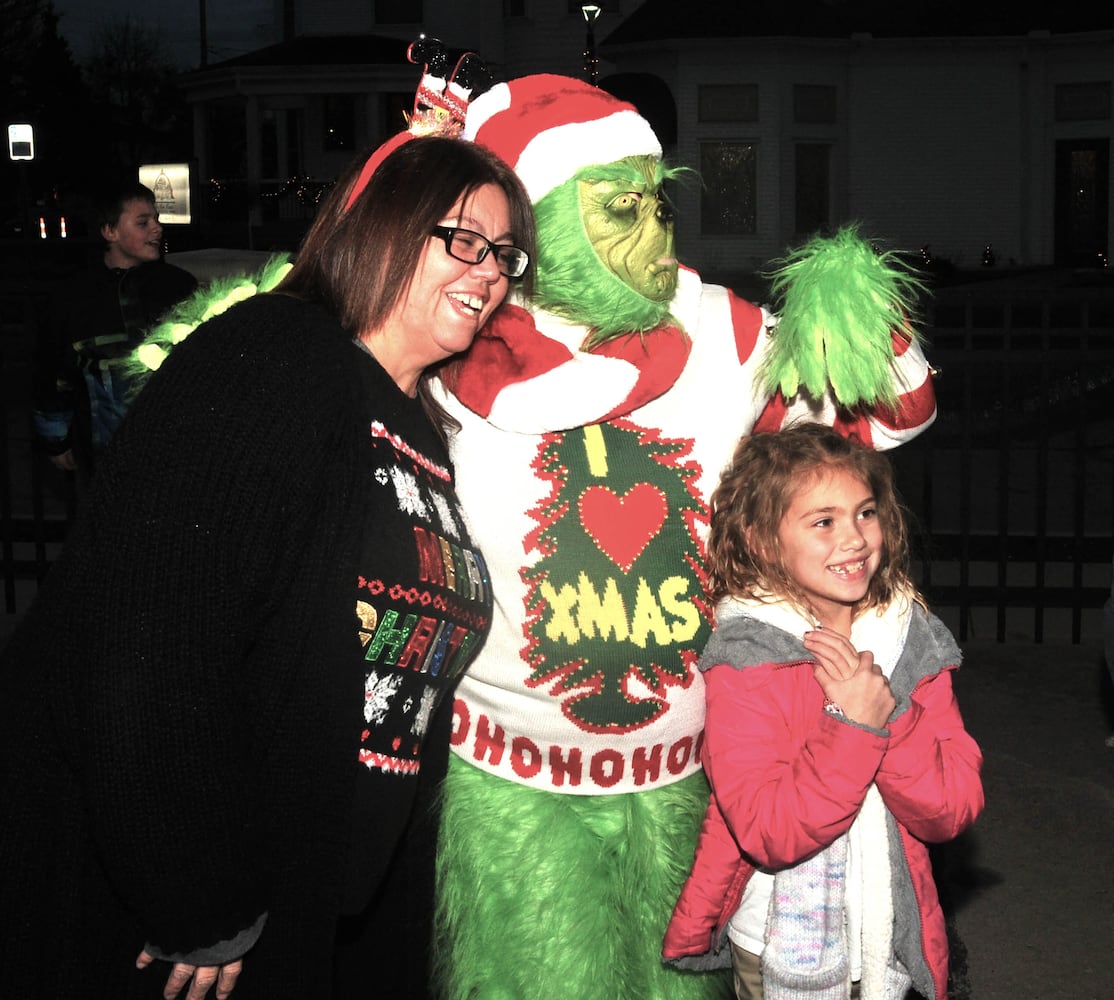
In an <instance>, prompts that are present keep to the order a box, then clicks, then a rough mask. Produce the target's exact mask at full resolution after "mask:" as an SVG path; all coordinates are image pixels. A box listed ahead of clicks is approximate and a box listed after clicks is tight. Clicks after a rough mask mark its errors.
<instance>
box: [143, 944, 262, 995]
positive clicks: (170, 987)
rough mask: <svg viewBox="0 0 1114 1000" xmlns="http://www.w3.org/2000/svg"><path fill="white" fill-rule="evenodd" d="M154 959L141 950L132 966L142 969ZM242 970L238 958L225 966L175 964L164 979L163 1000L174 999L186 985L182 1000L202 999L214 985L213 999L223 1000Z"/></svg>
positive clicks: (241, 963)
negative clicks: (214, 997) (187, 987)
mask: <svg viewBox="0 0 1114 1000" xmlns="http://www.w3.org/2000/svg"><path fill="white" fill-rule="evenodd" d="M154 960H155V959H154V958H153V957H152V956H151V955H150V954H148V952H147V950H146V949H144V950H143V951H141V952H140V953H139V958H137V959H136V962H135V964H136V967H137V968H139V969H145V968H146V967H147V966H148V965H150V964H151V963H152V962H153V961H154ZM243 967H244V961H243V959H241V958H238V959H236V961H235V962H229V963H228V964H227V965H190V964H189V963H187V962H175V963H174V967H173V968H172V969H171V970H170V975H169V976H168V977H167V979H166V988H165V989H164V990H163V991H162V995H163V996H164V997H165V998H166V1000H175V998H176V997H177V996H178V994H179V993H181V992H182V988H183V987H184V986H186V985H187V984H188V985H189V992H188V993H186V996H185V1000H205V997H206V996H207V995H208V993H209V989H210V987H212V986H214V985H215V986H216V988H217V990H216V997H217V1000H226V998H227V997H228V996H230V995H231V993H232V990H233V988H234V987H235V985H236V980H237V979H238V978H239V976H240V972H241V970H242V969H243Z"/></svg>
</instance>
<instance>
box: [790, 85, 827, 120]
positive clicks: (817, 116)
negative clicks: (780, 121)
mask: <svg viewBox="0 0 1114 1000" xmlns="http://www.w3.org/2000/svg"><path fill="white" fill-rule="evenodd" d="M793 121H795V122H796V123H797V124H799V125H834V124H835V122H836V89H835V87H825V86H819V85H816V84H809V83H796V84H794V85H793Z"/></svg>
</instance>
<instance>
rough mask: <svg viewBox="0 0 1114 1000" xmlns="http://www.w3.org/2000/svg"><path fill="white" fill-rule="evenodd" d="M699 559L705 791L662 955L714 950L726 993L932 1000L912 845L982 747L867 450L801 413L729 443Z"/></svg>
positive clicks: (948, 648)
mask: <svg viewBox="0 0 1114 1000" xmlns="http://www.w3.org/2000/svg"><path fill="white" fill-rule="evenodd" d="M708 559H709V590H710V594H711V596H712V598H713V599H714V600H716V601H718V604H717V608H716V619H717V622H716V631H715V633H714V634H713V636H712V638H711V639H710V641H709V643H708V645H707V647H706V649H705V651H704V653H703V656H702V657H701V660H700V669H701V671H702V672H703V675H704V681H705V686H706V702H707V720H706V724H705V736H704V749H703V763H704V768H705V770H706V772H707V774H708V778H709V780H710V782H711V785H712V796H711V801H710V802H709V805H708V810H707V813H706V814H705V817H704V825H703V827H702V829H701V833H700V839H699V843H698V845H697V849H696V858H695V861H694V864H693V868H692V872H691V874H690V875H689V878H688V880H687V882H686V883H685V886H684V888H683V890H682V892H681V896H680V899H679V900H678V902H677V906H676V908H675V910H674V913H673V918H672V920H671V921H670V924H669V928H668V930H667V932H666V936H665V945H664V949H663V957H664V959H665V960H666V961H669V962H673V963H674V964H676V965H678V966H680V967H682V968H696V969H710V968H716V967H722V966H726V965H727V964H728V962H729V961H730V964H731V966H732V968H733V969H734V975H735V995H736V996H737V997H738V998H739V1000H763V998H765V1000H788V998H798V997H799V998H805V997H807V998H810V1000H811V998H820V1000H828V998H831V1000H838V998H844V997H847V996H852V997H862V998H863V1000H879V998H883V1000H900V998H902V997H905V996H906V993H907V991H908V989H909V988H910V987H912V988H914V989H915V990H916V991H917V992H918V993H920V994H921V995H922V996H924V997H925V998H927V1000H944V998H945V997H946V995H947V994H946V989H947V970H948V947H947V938H946V935H945V930H944V917H943V914H942V912H941V910H940V905H939V901H938V898H937V894H936V887H935V885H934V884H933V880H932V872H931V867H930V863H929V856H928V849H927V847H926V843H930V842H939V841H944V840H948V839H950V838H952V837H955V836H956V835H957V834H959V833H960V832H961V831H962V830H963V829H965V828H966V827H967V826H969V825H970V824H971V822H972V821H973V820H974V819H975V817H976V816H977V815H978V814H979V812H980V811H981V809H982V806H983V792H982V783H981V780H980V778H979V770H980V767H981V763H982V757H981V754H980V752H979V748H978V746H977V745H976V744H975V741H974V740H973V739H972V738H971V736H970V735H969V734H968V733H967V732H966V730H965V729H964V727H963V720H962V719H961V718H960V714H959V708H958V706H957V704H956V700H955V695H954V693H953V691H952V683H951V672H952V671H953V670H954V669H956V666H957V665H958V663H959V660H960V653H959V649H958V648H957V647H956V644H955V641H954V639H953V638H952V636H951V634H950V633H949V632H948V630H947V628H946V627H945V626H944V625H943V623H941V622H940V621H939V620H938V619H937V618H935V617H934V616H933V615H931V614H930V613H929V612H928V611H927V610H926V608H925V606H924V602H923V600H922V599H921V598H920V596H919V595H918V594H917V592H916V590H915V588H914V587H913V585H912V583H911V582H910V580H909V576H908V571H907V562H908V555H907V541H906V534H905V528H904V522H903V518H902V512H901V508H900V506H899V504H898V501H897V499H896V496H895V493H894V486H893V474H892V471H891V468H890V465H889V462H888V460H887V459H886V458H885V457H884V456H883V455H881V454H879V453H878V452H875V451H872V450H870V449H868V448H865V447H863V446H861V445H859V444H857V443H856V442H854V441H850V440H847V439H845V438H844V437H842V436H840V435H839V434H838V433H836V432H835V431H833V430H832V429H831V428H827V427H821V426H819V425H812V424H810V425H804V426H798V427H793V428H790V429H787V430H783V431H781V432H779V433H773V434H758V435H754V436H752V437H748V438H744V439H743V440H742V441H741V442H740V444H739V446H738V447H737V449H736V451H735V456H734V459H733V461H732V463H731V465H730V466H729V467H728V468H727V469H726V470H725V472H724V473H723V476H722V478H721V481H720V484H719V486H718V487H717V489H716V491H715V493H714V494H713V496H712V520H711V533H710V537H709V541H708ZM728 946H729V947H728Z"/></svg>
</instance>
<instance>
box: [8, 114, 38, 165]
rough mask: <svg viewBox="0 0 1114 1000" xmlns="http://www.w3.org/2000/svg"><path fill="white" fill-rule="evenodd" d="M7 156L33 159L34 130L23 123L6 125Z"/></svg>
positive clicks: (13, 158) (18, 158) (14, 158)
mask: <svg viewBox="0 0 1114 1000" xmlns="http://www.w3.org/2000/svg"><path fill="white" fill-rule="evenodd" d="M8 158H9V159H12V160H33V159H34V158H35V130H34V129H33V128H32V127H31V126H30V125H27V124H25V123H18V124H14V125H9V126H8Z"/></svg>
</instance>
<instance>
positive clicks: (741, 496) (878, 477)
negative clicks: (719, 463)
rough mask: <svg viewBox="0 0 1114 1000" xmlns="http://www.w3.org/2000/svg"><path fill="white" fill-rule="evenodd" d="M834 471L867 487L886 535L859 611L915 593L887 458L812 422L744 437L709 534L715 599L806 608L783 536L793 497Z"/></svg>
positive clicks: (714, 505) (715, 501)
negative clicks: (787, 562) (785, 559)
mask: <svg viewBox="0 0 1114 1000" xmlns="http://www.w3.org/2000/svg"><path fill="white" fill-rule="evenodd" d="M836 469H839V470H843V471H845V472H848V473H850V474H851V475H853V476H855V477H856V478H858V479H861V480H862V481H863V482H864V483H865V484H866V485H867V486H868V487H869V489H870V491H871V493H872V494H873V496H874V502H875V509H876V511H877V517H878V524H879V527H880V528H881V530H882V552H881V553H880V556H881V559H880V562H879V565H878V570H877V572H876V573H875V574H874V576H873V577H872V578H871V581H870V586H869V587H868V589H867V593H866V596H865V597H864V598H863V600H862V602H861V603H860V605H859V606H858V607H857V608H856V609H855V612H856V614H858V613H859V612H861V611H863V610H865V609H866V608H871V607H878V606H883V605H886V604H888V603H889V602H890V601H892V600H893V599H894V597H895V596H896V595H897V594H898V593H900V592H902V591H905V592H909V591H912V592H913V593H914V595H915V594H916V592H915V589H914V588H913V586H912V582H911V580H910V578H909V541H908V533H907V529H906V522H905V511H904V508H903V507H902V505H901V502H900V501H899V499H898V497H897V492H896V490H895V488H894V476H893V467H892V466H891V465H890V462H889V459H888V458H886V456H885V455H883V454H881V453H880V452H877V451H874V450H873V449H871V448H868V447H866V446H865V445H863V444H862V443H861V442H859V441H858V440H855V439H849V438H846V437H844V436H843V435H841V434H840V433H838V432H837V431H835V430H833V429H832V428H831V427H826V426H824V425H822V424H813V423H808V424H798V425H795V426H792V427H787V428H785V429H783V430H781V431H777V432H774V433H763V434H754V435H751V436H749V437H744V438H742V440H740V442H739V444H738V445H737V446H736V448H735V455H734V457H733V458H732V460H731V464H730V465H728V466H727V468H726V469H724V470H723V473H722V474H721V476H720V482H719V485H718V486H717V487H716V489H715V491H714V492H713V493H712V500H711V509H712V514H711V529H710V532H709V537H708V584H707V588H708V594H709V596H710V597H711V598H712V600H713V601H718V600H719V599H720V598H723V597H726V596H732V597H747V598H756V599H760V600H761V599H767V600H768V599H770V598H771V597H774V598H787V599H789V600H791V601H792V602H793V603H794V604H795V605H796V606H797V607H799V608H800V609H801V610H803V611H806V612H808V611H809V605H808V601H807V599H806V598H805V595H804V593H803V592H802V591H801V589H800V587H798V586H797V584H796V583H795V582H794V580H793V579H792V577H790V576H789V574H788V573H787V572H786V570H785V567H784V565H783V563H782V559H781V545H780V542H779V538H778V533H779V529H780V527H781V522H782V519H783V518H784V516H785V513H786V511H787V510H788V509H789V505H790V504H791V503H792V501H793V497H794V496H795V495H796V494H797V493H798V492H799V491H800V490H801V489H802V488H803V487H805V486H808V485H811V483H812V482H814V480H815V478H816V477H817V476H818V475H820V474H823V473H824V472H828V471H831V470H836Z"/></svg>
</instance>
